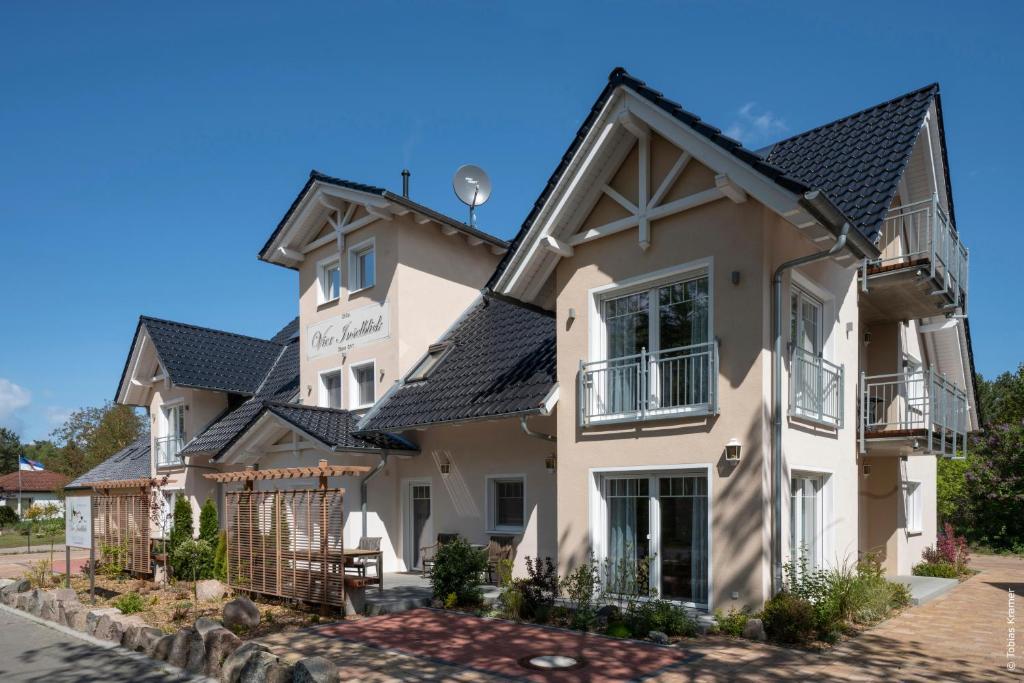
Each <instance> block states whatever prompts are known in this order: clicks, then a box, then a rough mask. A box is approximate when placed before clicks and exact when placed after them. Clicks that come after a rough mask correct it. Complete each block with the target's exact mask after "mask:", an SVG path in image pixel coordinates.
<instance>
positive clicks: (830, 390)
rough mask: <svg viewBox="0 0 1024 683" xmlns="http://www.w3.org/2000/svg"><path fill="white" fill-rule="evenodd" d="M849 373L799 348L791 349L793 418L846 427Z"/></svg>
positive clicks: (791, 413)
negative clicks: (845, 397)
mask: <svg viewBox="0 0 1024 683" xmlns="http://www.w3.org/2000/svg"><path fill="white" fill-rule="evenodd" d="M844 373H845V370H844V369H843V366H842V365H836V364H835V363H831V362H829V361H827V360H825V359H824V358H822V357H821V355H820V354H816V353H811V352H810V351H807V350H805V349H802V348H800V347H799V346H793V347H790V360H789V414H790V416H791V417H799V418H804V419H807V420H814V421H815V422H821V423H824V424H827V425H831V426H834V427H842V426H843V377H844Z"/></svg>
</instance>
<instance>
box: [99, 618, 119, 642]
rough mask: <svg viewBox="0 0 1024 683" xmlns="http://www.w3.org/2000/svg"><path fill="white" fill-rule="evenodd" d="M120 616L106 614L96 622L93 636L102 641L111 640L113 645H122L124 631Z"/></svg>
mask: <svg viewBox="0 0 1024 683" xmlns="http://www.w3.org/2000/svg"><path fill="white" fill-rule="evenodd" d="M118 616H120V615H119V614H104V615H103V616H101V617H100V619H99V621H97V622H96V628H95V629H93V632H92V635H93V637H95V638H99V639H100V640H109V641H110V642H112V643H120V642H121V638H122V637H123V636H124V629H123V628H122V627H121V621H120V619H118Z"/></svg>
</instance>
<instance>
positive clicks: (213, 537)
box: [199, 498, 220, 548]
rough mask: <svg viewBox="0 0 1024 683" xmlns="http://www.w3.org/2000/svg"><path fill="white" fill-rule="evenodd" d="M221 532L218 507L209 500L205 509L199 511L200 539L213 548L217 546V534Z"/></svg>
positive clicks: (204, 505) (204, 504)
mask: <svg viewBox="0 0 1024 683" xmlns="http://www.w3.org/2000/svg"><path fill="white" fill-rule="evenodd" d="M219 532H220V524H219V523H218V522H217V505H216V503H214V502H213V501H212V500H211V499H209V498H207V499H206V502H205V503H203V507H202V508H200V510H199V538H201V539H202V540H204V541H206V542H207V543H209V544H210V547H211V548H213V547H215V546H216V545H217V534H218V533H219Z"/></svg>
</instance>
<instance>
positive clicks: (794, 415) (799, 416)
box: [788, 410, 840, 432]
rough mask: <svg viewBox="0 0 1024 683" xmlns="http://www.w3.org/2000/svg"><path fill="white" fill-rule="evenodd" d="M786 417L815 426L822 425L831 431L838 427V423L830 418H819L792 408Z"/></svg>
mask: <svg viewBox="0 0 1024 683" xmlns="http://www.w3.org/2000/svg"><path fill="white" fill-rule="evenodd" d="M788 417H789V419H790V420H795V421H797V422H802V423H804V424H809V425H813V426H815V427H824V428H825V429H828V430H830V431H832V432H838V431H839V429H840V425H839V424H838V423H836V422H833V421H831V420H821V419H818V418H816V417H813V416H811V415H804V414H803V413H800V412H796V411H792V410H791V411H790V412H789V415H788Z"/></svg>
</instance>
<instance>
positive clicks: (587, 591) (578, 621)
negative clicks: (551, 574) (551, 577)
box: [561, 558, 601, 631]
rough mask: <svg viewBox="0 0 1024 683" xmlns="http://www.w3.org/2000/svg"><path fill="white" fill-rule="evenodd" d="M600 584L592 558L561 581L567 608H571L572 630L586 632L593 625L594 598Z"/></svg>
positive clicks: (594, 614)
mask: <svg viewBox="0 0 1024 683" xmlns="http://www.w3.org/2000/svg"><path fill="white" fill-rule="evenodd" d="M600 584H601V576H600V570H599V568H598V565H597V563H596V562H595V561H594V559H593V558H591V559H590V561H589V562H585V563H583V564H581V565H580V566H579V567H576V569H574V570H573V571H572V572H570V573H569V575H568V576H566V577H565V578H564V579H562V581H561V588H562V590H563V591H564V592H565V595H566V597H567V598H569V606H570V607H571V608H572V627H573V628H575V629H579V630H581V631H588V630H590V628H591V626H593V625H594V619H595V617H596V611H595V609H594V596H595V595H597V591H598V589H599V588H600Z"/></svg>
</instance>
